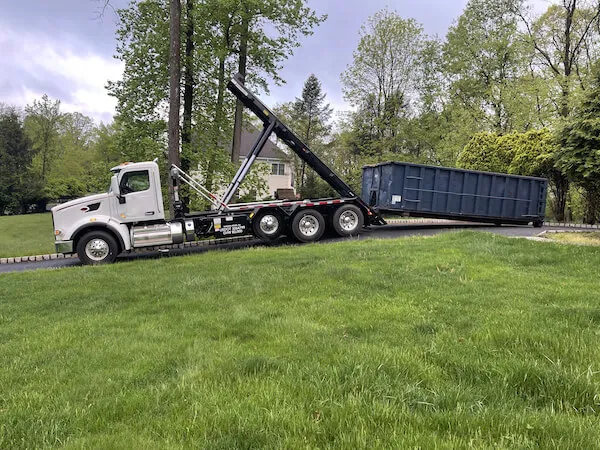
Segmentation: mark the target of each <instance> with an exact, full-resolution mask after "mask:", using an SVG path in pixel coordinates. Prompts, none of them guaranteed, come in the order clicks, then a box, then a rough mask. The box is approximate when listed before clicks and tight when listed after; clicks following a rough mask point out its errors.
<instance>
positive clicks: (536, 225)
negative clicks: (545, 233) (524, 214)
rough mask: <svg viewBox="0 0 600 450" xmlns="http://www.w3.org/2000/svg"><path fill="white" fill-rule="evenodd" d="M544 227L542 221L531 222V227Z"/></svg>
mask: <svg viewBox="0 0 600 450" xmlns="http://www.w3.org/2000/svg"><path fill="white" fill-rule="evenodd" d="M543 226H544V221H543V220H534V221H533V227H534V228H542V227H543Z"/></svg>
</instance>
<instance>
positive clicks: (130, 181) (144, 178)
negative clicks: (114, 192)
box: [119, 170, 150, 194]
mask: <svg viewBox="0 0 600 450" xmlns="http://www.w3.org/2000/svg"><path fill="white" fill-rule="evenodd" d="M119 188H120V190H121V194H129V193H131V192H140V191H146V190H148V189H150V175H149V173H148V171H147V170H140V171H137V172H127V173H126V174H125V175H123V178H121V184H120V185H119Z"/></svg>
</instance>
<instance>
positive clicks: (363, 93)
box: [341, 10, 434, 153]
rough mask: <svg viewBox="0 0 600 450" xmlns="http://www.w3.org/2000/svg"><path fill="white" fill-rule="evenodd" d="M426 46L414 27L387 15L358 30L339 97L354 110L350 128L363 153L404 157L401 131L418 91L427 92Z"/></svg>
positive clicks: (428, 52) (382, 13)
mask: <svg viewBox="0 0 600 450" xmlns="http://www.w3.org/2000/svg"><path fill="white" fill-rule="evenodd" d="M431 46H432V44H427V37H426V35H425V34H424V32H423V27H422V26H421V25H420V24H418V23H417V22H416V21H415V20H414V19H404V18H402V17H400V16H399V15H398V14H397V13H395V12H390V11H388V10H382V11H379V12H378V13H376V14H374V15H373V16H371V17H370V18H369V19H368V20H367V23H366V24H365V25H363V26H362V27H361V30H360V41H359V44H358V48H357V49H356V50H355V52H354V55H353V61H352V64H350V65H349V67H348V68H347V69H346V71H345V72H344V73H342V75H341V81H342V85H343V91H344V97H345V98H346V100H348V101H349V102H350V103H351V104H352V105H353V106H356V107H357V111H356V113H355V114H354V115H353V119H352V120H353V122H354V125H353V128H354V130H355V134H356V140H357V143H358V145H359V147H361V148H363V151H366V152H370V153H377V152H378V153H381V152H384V151H385V150H386V149H390V150H392V151H395V152H398V153H400V152H405V153H407V152H408V150H407V147H408V145H407V142H406V139H405V135H404V134H403V127H404V126H405V124H406V122H407V121H408V119H409V118H410V117H411V115H412V114H413V112H414V111H415V110H416V109H417V108H418V107H419V102H420V92H421V90H425V91H427V88H426V87H425V79H426V78H425V74H428V75H431V73H429V72H427V70H425V69H424V67H425V66H426V67H428V68H431V67H434V64H433V60H432V58H431V56H432V51H431ZM427 55H429V56H430V58H429V59H427ZM424 61H428V62H429V63H431V64H429V65H428V66H427V65H426V64H425V62H424ZM429 80H431V77H429ZM428 87H429V88H431V83H429V85H428ZM425 101H426V102H428V104H431V103H432V102H433V100H432V99H431V98H426V99H425Z"/></svg>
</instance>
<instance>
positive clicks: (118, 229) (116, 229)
mask: <svg viewBox="0 0 600 450" xmlns="http://www.w3.org/2000/svg"><path fill="white" fill-rule="evenodd" d="M86 228H106V229H108V230H110V231H112V232H113V233H114V234H115V235H116V236H117V238H118V240H119V242H120V244H121V247H122V249H123V250H131V238H130V236H129V227H128V226H127V225H125V224H123V223H119V222H117V221H116V220H114V219H113V218H112V217H110V216H93V217H89V218H88V217H86V218H82V219H81V220H79V221H77V222H75V223H74V224H73V226H72V228H71V229H72V230H73V231H72V232H71V233H70V239H73V237H75V236H76V235H77V234H80V233H81V232H82V231H84V230H85V229H86Z"/></svg>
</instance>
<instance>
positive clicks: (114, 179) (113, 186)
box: [110, 175, 125, 205]
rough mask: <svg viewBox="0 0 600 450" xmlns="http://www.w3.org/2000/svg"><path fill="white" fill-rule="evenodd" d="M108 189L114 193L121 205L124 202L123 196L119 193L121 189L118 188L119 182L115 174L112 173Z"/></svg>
mask: <svg viewBox="0 0 600 450" xmlns="http://www.w3.org/2000/svg"><path fill="white" fill-rule="evenodd" d="M110 191H111V192H112V193H113V194H115V195H116V197H117V198H118V199H119V203H120V204H121V205H122V204H123V203H125V197H123V196H122V195H121V190H120V189H119V182H118V181H117V176H116V175H113V176H112V177H111V179H110Z"/></svg>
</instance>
